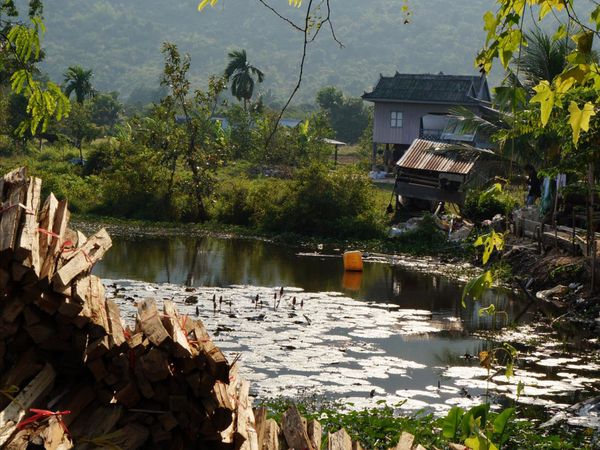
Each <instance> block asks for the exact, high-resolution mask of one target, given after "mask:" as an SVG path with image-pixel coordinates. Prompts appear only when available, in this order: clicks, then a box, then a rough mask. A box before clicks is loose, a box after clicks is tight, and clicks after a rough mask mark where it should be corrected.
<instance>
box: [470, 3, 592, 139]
mask: <svg viewBox="0 0 600 450" xmlns="http://www.w3.org/2000/svg"><path fill="white" fill-rule="evenodd" d="M498 3H499V8H498V9H497V12H495V13H494V12H491V11H488V12H487V13H486V14H485V16H484V18H483V19H484V30H485V31H487V36H486V40H485V45H484V48H483V49H482V50H481V51H480V53H479V54H478V55H477V58H476V64H478V65H479V68H480V70H481V71H482V72H483V73H489V72H490V70H491V69H492V66H493V64H494V62H495V61H496V60H497V59H499V60H500V63H501V64H502V66H503V67H504V68H505V69H508V65H509V64H510V62H511V60H512V59H513V57H514V56H515V55H518V54H519V53H520V52H522V50H523V49H524V48H525V46H526V45H527V44H528V43H529V42H528V36H527V35H525V34H523V32H522V31H521V30H522V26H523V21H524V19H525V14H526V13H527V12H528V7H537V8H539V14H538V17H537V21H538V22H543V21H544V20H545V19H546V17H548V15H549V14H550V16H551V17H553V18H558V19H559V21H561V18H563V19H562V21H561V23H560V26H559V29H558V31H557V32H556V33H555V34H554V36H553V37H552V40H553V41H554V42H556V41H561V40H568V39H571V40H573V41H574V43H575V45H574V46H573V47H572V51H571V52H570V53H569V54H568V56H567V62H568V64H567V65H566V66H565V67H563V69H562V71H560V73H558V74H557V75H555V76H554V78H553V79H552V80H545V79H542V80H540V81H539V82H537V84H535V85H534V86H533V91H534V92H535V95H534V96H533V97H532V98H531V99H530V103H539V104H540V124H541V125H542V126H543V127H545V126H546V125H547V123H548V120H549V119H550V115H551V113H552V110H553V109H554V108H555V107H557V108H562V107H564V106H565V105H563V99H564V98H565V96H566V94H568V92H569V91H570V90H571V89H574V88H577V87H586V86H594V87H595V88H596V89H599V88H600V70H599V67H598V63H597V62H596V61H594V57H593V55H594V54H593V51H592V43H593V40H594V37H599V36H600V5H597V4H596V6H595V7H594V8H593V9H592V10H591V12H590V13H589V15H588V16H587V17H585V18H584V19H585V20H584V19H581V18H580V17H579V15H578V12H577V11H578V10H576V7H575V5H576V4H577V5H578V6H580V5H581V4H582V2H581V1H575V0H518V1H515V0H498ZM589 24H592V25H589ZM529 39H530V40H531V36H529ZM547 73H548V74H549V75H550V76H551V75H553V74H552V73H550V71H548V72H547ZM597 108H598V99H595V100H594V101H587V102H586V103H585V104H584V105H582V107H580V106H579V105H577V104H575V107H570V108H569V109H570V110H571V111H572V112H571V113H569V121H570V122H571V131H572V134H571V136H572V139H573V142H574V143H575V144H576V143H577V139H578V138H579V131H580V130H583V131H587V130H588V127H589V123H588V122H589V116H587V113H586V115H583V116H582V111H587V112H591V113H592V114H595V111H596V109H597ZM582 117H583V118H585V117H587V118H588V120H583V121H582V120H579V119H581V118H582ZM582 125H583V126H582Z"/></svg>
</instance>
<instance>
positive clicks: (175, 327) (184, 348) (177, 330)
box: [163, 300, 192, 358]
mask: <svg viewBox="0 0 600 450" xmlns="http://www.w3.org/2000/svg"><path fill="white" fill-rule="evenodd" d="M163 312H164V315H165V317H164V318H163V325H164V326H165V328H166V330H167V332H168V333H169V334H170V335H171V339H172V340H173V343H174V345H175V348H174V352H175V356H178V357H180V358H189V357H190V356H192V349H191V348H190V343H189V341H188V338H187V333H186V332H185V323H184V322H183V321H182V320H186V318H184V319H182V318H181V317H179V314H177V309H176V308H175V303H173V302H172V301H169V300H165V301H164V303H163Z"/></svg>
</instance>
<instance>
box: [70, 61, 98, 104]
mask: <svg viewBox="0 0 600 450" xmlns="http://www.w3.org/2000/svg"><path fill="white" fill-rule="evenodd" d="M93 76H94V72H93V71H92V70H91V69H89V70H86V69H84V68H83V67H81V66H70V67H69V68H68V69H67V71H66V72H65V74H64V77H65V95H66V96H67V97H70V96H71V94H72V93H73V92H74V93H75V100H76V101H77V103H79V104H80V105H81V104H82V103H83V102H84V100H85V99H86V98H91V97H93V96H94V95H96V91H95V90H94V88H93V87H92V77H93Z"/></svg>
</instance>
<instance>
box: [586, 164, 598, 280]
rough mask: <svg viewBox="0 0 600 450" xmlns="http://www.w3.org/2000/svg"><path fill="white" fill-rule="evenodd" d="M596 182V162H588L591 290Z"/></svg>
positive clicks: (594, 239) (594, 242)
mask: <svg viewBox="0 0 600 450" xmlns="http://www.w3.org/2000/svg"><path fill="white" fill-rule="evenodd" d="M594 187H595V182H594V163H593V162H590V163H589V164H588V194H589V201H588V220H587V222H588V256H590V264H591V267H592V279H591V283H590V284H591V286H590V290H591V291H592V292H594V291H595V289H596V230H595V229H594V197H595V192H594V191H595V189H594Z"/></svg>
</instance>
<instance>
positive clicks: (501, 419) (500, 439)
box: [494, 408, 515, 445]
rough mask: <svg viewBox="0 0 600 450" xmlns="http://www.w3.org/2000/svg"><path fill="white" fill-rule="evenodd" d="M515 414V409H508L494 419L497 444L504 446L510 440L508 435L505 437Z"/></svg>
mask: <svg viewBox="0 0 600 450" xmlns="http://www.w3.org/2000/svg"><path fill="white" fill-rule="evenodd" d="M514 413H515V408H506V409H505V410H504V411H502V412H501V413H500V414H498V415H497V416H496V418H495V419H494V441H495V442H496V443H497V444H499V445H502V444H504V443H505V442H506V440H507V439H508V435H506V436H505V434H506V428H507V426H508V423H509V421H510V419H511V418H512V416H513V415H514Z"/></svg>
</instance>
